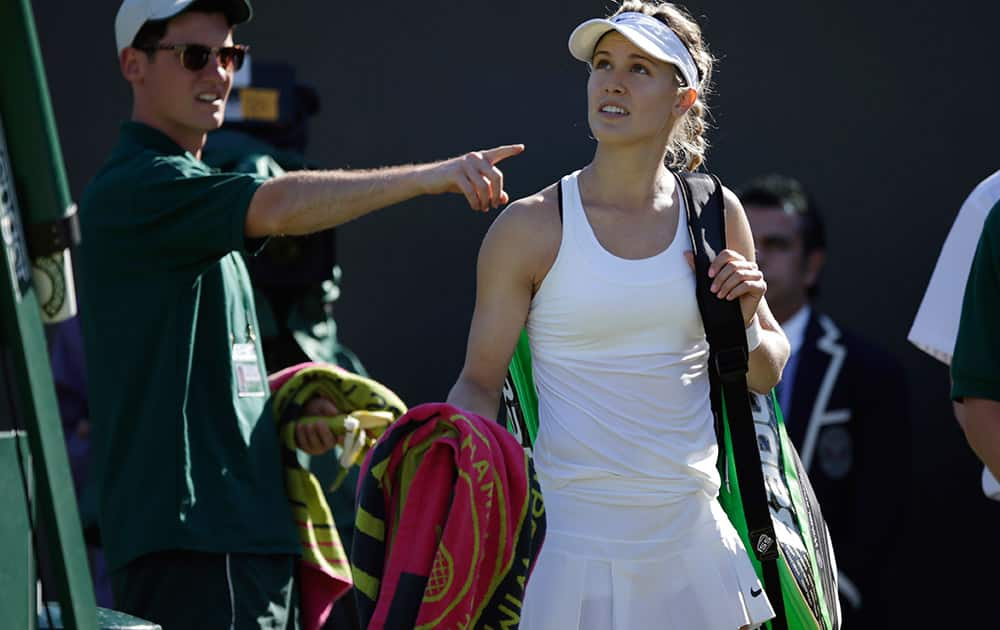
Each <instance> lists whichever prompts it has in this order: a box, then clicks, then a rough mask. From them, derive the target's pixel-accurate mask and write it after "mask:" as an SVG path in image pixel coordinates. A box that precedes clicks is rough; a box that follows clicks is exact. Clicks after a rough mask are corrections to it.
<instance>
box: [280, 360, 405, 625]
mask: <svg viewBox="0 0 1000 630" xmlns="http://www.w3.org/2000/svg"><path fill="white" fill-rule="evenodd" d="M268 381H269V385H270V388H271V392H272V407H273V410H274V417H275V418H276V419H277V422H278V430H279V433H280V435H281V443H282V445H283V446H284V448H283V449H282V450H283V452H282V461H283V464H284V466H283V467H284V472H285V491H286V493H287V495H288V500H289V503H290V504H291V507H292V514H293V517H294V519H295V523H296V526H297V528H298V531H299V541H300V543H301V544H302V557H301V560H300V564H299V569H300V571H299V577H300V593H301V595H300V600H301V624H302V628H303V630H318V629H319V628H320V627H321V626H322V625H323V624H324V623H325V622H326V619H327V617H328V616H329V614H330V610H331V609H332V607H333V604H334V602H335V601H336V600H337V599H338V598H340V597H341V596H342V595H343V594H344V593H346V592H347V591H348V590H350V588H351V585H352V580H351V570H350V565H349V563H348V561H347V554H346V553H345V551H344V547H343V545H342V544H341V542H340V535H339V534H338V533H337V528H336V526H335V523H334V520H333V515H332V513H331V512H330V506H329V505H328V504H327V502H326V497H325V495H324V494H323V489H322V488H321V487H320V484H319V481H318V480H317V479H316V477H315V476H313V474H312V473H311V472H309V471H308V470H306V469H305V468H303V467H302V466H301V465H300V464H299V462H298V458H297V457H296V445H295V425H296V424H297V423H298V422H309V421H315V420H317V418H309V417H302V408H303V406H304V405H305V404H306V403H307V402H308V401H309V400H310V399H311V398H313V397H314V396H324V397H326V398H328V399H330V400H331V401H333V402H334V404H336V405H337V408H338V409H339V410H340V411H342V412H344V413H343V414H341V415H339V416H336V417H333V418H324V419H323V420H325V421H326V422H327V423H328V424H329V425H330V427H331V429H333V430H334V432H338V433H342V432H343V431H344V426H345V419H346V418H347V417H348V415H349V414H351V413H355V412H372V413H384V412H388V414H387V415H388V416H389V417H391V418H392V419H395V418H398V417H399V416H401V415H402V414H403V413H405V412H406V405H404V404H403V402H402V401H401V400H400V399H399V397H398V396H396V394H394V393H393V392H392V391H391V390H389V389H388V388H387V387H385V386H384V385H382V384H380V383H378V382H377V381H374V380H372V379H368V378H364V377H362V376H358V375H357V374H354V373H352V372H348V371H346V370H343V369H341V368H338V367H336V366H334V365H328V364H321V363H302V364H299V365H295V366H292V367H289V368H286V369H284V370H281V371H280V372H277V373H275V374H273V375H271V377H269V379H268ZM375 417H376V418H377V417H378V416H375ZM384 429H385V426H384V424H383V425H377V426H374V427H369V428H368V430H367V433H368V438H367V439H368V440H370V441H369V442H367V443H366V444H365V445H364V448H363V449H362V454H364V453H366V452H367V450H368V448H370V447H371V446H372V445H374V442H375V438H377V437H378V435H380V434H381V433H382V432H383V431H384Z"/></svg>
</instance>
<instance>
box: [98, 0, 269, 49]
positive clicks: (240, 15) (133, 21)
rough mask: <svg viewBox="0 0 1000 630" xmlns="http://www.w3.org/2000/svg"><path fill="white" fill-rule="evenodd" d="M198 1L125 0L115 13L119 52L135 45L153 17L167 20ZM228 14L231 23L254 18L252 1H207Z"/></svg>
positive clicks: (210, 5) (116, 39)
mask: <svg viewBox="0 0 1000 630" xmlns="http://www.w3.org/2000/svg"><path fill="white" fill-rule="evenodd" d="M194 1H195V0H124V2H122V5H121V6H120V7H118V15H116V16H115V42H116V43H117V44H118V54H119V55H120V54H122V51H123V50H125V49H126V48H128V47H129V46H131V45H132V41H133V40H135V36H136V34H138V33H139V29H141V28H142V25H143V24H145V23H146V22H149V21H151V20H166V19H168V18H172V17H174V16H175V15H177V14H178V13H180V12H181V11H183V10H184V9H186V8H188V6H190V5H191V3H192V2H194ZM206 5H207V6H208V7H211V8H213V9H215V8H217V9H218V10H219V12H220V13H224V14H225V15H226V19H228V20H229V24H231V25H236V24H242V23H243V22H246V21H248V20H249V19H250V18H251V17H253V9H252V8H250V2H249V0H214V1H213V2H211V3H206Z"/></svg>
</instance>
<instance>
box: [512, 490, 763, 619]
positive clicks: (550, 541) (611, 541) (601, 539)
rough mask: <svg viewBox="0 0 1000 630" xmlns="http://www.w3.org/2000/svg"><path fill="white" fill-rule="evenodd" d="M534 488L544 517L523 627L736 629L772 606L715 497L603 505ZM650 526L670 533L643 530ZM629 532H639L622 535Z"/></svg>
mask: <svg viewBox="0 0 1000 630" xmlns="http://www.w3.org/2000/svg"><path fill="white" fill-rule="evenodd" d="M543 494H544V497H545V504H546V518H547V521H548V525H547V527H546V534H545V541H544V543H543V545H542V550H541V552H540V554H539V556H538V559H537V561H536V564H535V568H534V570H533V571H532V573H531V576H530V578H529V581H528V585H527V589H526V593H525V600H524V607H523V609H522V616H521V624H520V628H522V630H573V629H579V630H626V629H645V628H651V629H658V630H660V629H662V630H737V629H739V628H741V627H744V626H749V627H751V628H754V627H758V626H759V625H760V624H762V623H764V622H765V621H767V620H768V619H770V618H772V617H773V616H774V611H773V609H772V607H771V604H770V602H769V601H768V599H767V594H766V593H763V592H761V591H762V588H761V584H760V581H759V580H758V579H757V574H756V573H755V572H754V569H753V565H752V564H751V562H750V559H749V557H748V556H747V552H746V551H745V548H744V546H743V543H742V541H741V540H740V538H739V535H738V534H737V533H736V530H735V529H733V527H732V525H731V524H730V522H729V519H728V517H727V516H726V514H725V513H724V512H723V511H722V508H721V507H720V506H719V504H718V502H716V501H715V500H714V499H710V498H709V497H707V496H705V495H695V496H692V497H690V498H685V500H684V502H683V503H682V504H673V505H665V506H664V505H658V506H650V505H641V504H642V501H639V502H638V503H639V504H640V505H637V506H635V507H624V506H623V505H622V504H621V503H619V505H617V506H614V507H611V506H603V507H602V506H600V505H597V504H594V503H592V502H590V501H588V500H583V501H581V500H580V499H579V497H575V496H570V495H569V494H564V493H561V492H559V491H555V490H550V489H548V488H544V486H543ZM619 500H620V498H619ZM622 503H624V502H622ZM650 519H651V520H650ZM658 524H659V525H658ZM679 524H680V525H681V526H680V527H679V526H678V525H679ZM658 527H659V528H660V529H662V531H663V532H666V533H668V534H669V537H668V538H656V537H652V538H649V537H646V535H648V534H651V533H652V534H654V535H655V533H656V532H657V529H658ZM611 532H621V533H624V536H623V537H620V538H613V537H612V536H611V535H609V534H610V533H611ZM636 532H641V533H642V535H643V537H642V538H641V539H636V538H635V537H634V536H633V537H631V538H630V537H629V535H630V534H635V533H636ZM595 533H596V534H598V535H597V536H594V535H593V534H595Z"/></svg>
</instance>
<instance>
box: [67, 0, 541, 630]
mask: <svg viewBox="0 0 1000 630" xmlns="http://www.w3.org/2000/svg"><path fill="white" fill-rule="evenodd" d="M250 16H251V8H250V5H249V3H248V2H246V1H245V0H194V1H192V0H186V1H185V0H125V1H124V2H123V3H122V5H121V7H120V8H119V10H118V14H117V16H116V19H115V35H116V39H117V45H118V54H119V63H120V67H121V71H122V74H123V75H124V77H125V79H126V80H127V81H128V82H129V84H130V85H131V88H132V96H133V109H132V116H131V120H130V121H128V122H126V123H124V124H123V125H122V127H121V132H120V138H119V141H118V145H117V147H116V148H115V149H114V152H113V153H112V155H111V156H110V158H109V159H108V160H107V162H106V163H105V165H104V166H103V167H102V168H101V170H100V171H99V172H98V174H97V175H96V176H95V178H94V179H93V180H92V181H91V183H90V184H89V185H88V187H87V189H86V190H85V192H84V193H83V196H82V201H81V210H80V222H81V229H82V244H81V249H80V269H79V271H80V279H81V288H80V301H81V313H82V318H81V321H82V323H83V326H84V344H85V345H84V351H85V355H86V362H87V372H88V377H89V396H90V404H91V412H92V419H93V440H94V465H95V467H96V471H95V473H96V478H97V491H98V501H99V522H100V528H101V533H102V543H103V545H104V548H105V551H106V553H107V559H108V563H109V567H110V569H111V570H112V582H113V589H114V595H115V605H116V607H117V608H119V609H121V610H123V611H125V612H129V613H132V614H135V615H137V616H139V617H142V618H145V619H148V620H150V621H154V622H157V623H159V624H161V625H162V626H163V628H164V629H165V630H175V629H184V630H187V629H190V628H258V627H261V628H263V627H266V628H296V627H298V620H297V618H298V612H297V611H298V608H297V593H296V580H295V559H296V556H297V555H298V553H299V551H300V549H299V544H298V541H297V534H296V530H295V528H294V526H293V523H292V519H291V512H290V510H289V508H288V505H287V500H286V498H285V494H284V489H283V485H282V475H281V461H280V455H279V446H278V442H277V436H276V431H275V427H274V421H273V418H271V417H270V415H269V406H268V404H267V402H268V401H267V395H268V389H267V369H266V367H265V364H264V359H263V354H262V352H261V344H260V339H259V326H258V323H257V319H256V315H255V309H254V303H253V293H252V288H251V285H250V281H249V278H248V275H247V270H246V266H245V264H244V259H243V256H244V254H245V253H248V252H252V245H251V244H250V243H251V239H257V238H265V237H268V236H271V235H277V234H307V233H312V232H315V231H319V230H324V229H328V228H331V227H334V226H336V225H339V224H341V223H344V222H346V221H349V220H351V219H353V218H356V217H359V216H361V215H364V214H367V213H369V212H372V211H374V210H377V209H379V208H383V207H385V206H388V205H391V204H394V203H398V202H401V201H404V200H407V199H410V198H412V197H415V196H417V195H421V194H437V193H445V192H455V193H461V194H464V195H465V197H466V199H467V200H468V202H469V204H470V206H471V207H472V208H473V209H475V210H481V211H488V210H489V209H490V208H495V207H498V206H500V205H502V204H505V203H506V202H507V200H508V199H507V193H506V192H504V190H503V176H502V174H501V172H500V171H499V170H498V169H497V168H496V166H495V165H496V163H497V162H499V161H500V160H502V159H504V158H507V157H510V156H513V155H517V154H518V153H520V152H521V151H522V150H523V147H522V146H521V145H513V146H507V147H499V148H496V149H490V150H487V151H482V152H471V153H468V154H465V155H463V156H460V157H457V158H453V159H450V160H445V161H441V162H435V163H429V164H422V165H413V166H400V167H390V168H384V169H378V170H374V171H318V172H310V173H305V172H295V173H290V174H288V175H285V176H281V177H276V178H272V179H267V180H266V181H265V180H264V179H262V178H259V177H256V176H254V175H248V174H238V173H221V172H218V171H216V170H213V169H211V168H209V167H208V166H206V165H205V164H204V163H203V162H202V161H201V160H200V156H201V150H202V146H203V145H204V143H205V138H206V133H207V132H208V131H210V130H213V129H216V128H218V127H219V126H220V125H221V124H222V121H223V113H224V111H225V104H226V99H227V97H228V95H229V90H230V88H231V85H232V80H233V74H234V72H235V71H236V70H237V69H238V68H239V66H240V64H241V63H242V60H243V49H242V48H241V47H239V46H236V45H234V44H233V26H234V25H236V24H239V23H242V22H245V21H246V20H248V19H250ZM275 367H283V366H275ZM336 411H337V410H336V408H335V407H334V406H333V404H332V403H331V402H330V401H327V400H323V399H314V400H312V401H310V402H309V403H308V404H307V405H306V406H305V409H304V413H303V415H307V416H313V415H331V414H334V413H336ZM296 439H297V442H298V445H299V447H300V448H301V449H303V450H304V451H306V452H308V453H310V454H318V453H322V452H325V451H327V450H329V449H330V448H332V447H333V446H334V444H335V440H334V437H333V435H332V434H331V433H330V431H329V429H328V428H327V427H326V425H324V424H322V423H315V424H308V425H301V426H299V427H298V428H297V431H296Z"/></svg>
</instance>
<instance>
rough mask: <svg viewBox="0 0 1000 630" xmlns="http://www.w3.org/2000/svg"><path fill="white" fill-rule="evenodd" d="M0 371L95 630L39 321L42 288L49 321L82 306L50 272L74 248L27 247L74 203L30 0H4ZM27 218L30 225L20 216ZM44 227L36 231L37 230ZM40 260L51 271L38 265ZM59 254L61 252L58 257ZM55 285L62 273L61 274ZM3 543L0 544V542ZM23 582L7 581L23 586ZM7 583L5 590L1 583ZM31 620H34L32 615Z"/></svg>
mask: <svg viewBox="0 0 1000 630" xmlns="http://www.w3.org/2000/svg"><path fill="white" fill-rule="evenodd" d="M0 58H2V59H3V60H4V61H3V67H2V69H0V228H2V235H3V245H4V254H3V255H2V256H0V274H2V278H0V353H2V354H3V356H2V363H0V372H4V374H3V377H4V378H6V379H9V382H10V384H11V385H12V388H11V389H12V395H13V398H14V400H13V408H14V410H15V414H16V416H17V417H16V420H18V424H19V426H20V427H21V428H23V429H24V430H25V432H26V433H27V435H28V442H29V446H30V450H31V462H32V468H33V472H34V481H35V484H36V491H37V492H36V495H35V496H36V498H37V508H38V514H39V516H40V517H41V521H42V523H43V524H44V527H45V531H46V537H47V542H48V544H49V549H48V551H49V556H50V558H51V564H52V566H51V569H52V574H53V576H54V580H55V585H54V586H55V587H56V592H57V594H58V597H59V602H60V608H61V611H62V621H63V623H64V624H65V627H66V628H69V629H80V630H96V628H97V607H96V604H95V601H94V590H93V585H92V582H91V577H90V569H89V567H88V565H87V556H86V547H85V545H84V541H83V532H82V531H81V526H80V518H79V514H78V511H77V503H76V497H75V496H74V491H73V482H72V477H71V475H70V469H69V461H68V458H67V454H66V446H65V441H64V437H63V431H62V425H61V422H60V419H59V408H58V405H57V402H56V393H55V387H54V385H53V382H52V371H51V369H50V367H49V357H48V350H47V345H46V338H45V331H44V328H43V326H42V317H43V311H42V307H43V304H42V303H41V300H40V298H39V293H40V291H44V292H45V293H46V294H47V295H45V296H43V297H44V298H45V302H46V304H45V306H46V307H47V308H48V307H49V306H50V304H49V302H51V299H52V298H53V296H54V297H55V299H57V301H60V300H61V302H62V303H61V304H59V305H58V306H59V308H56V309H53V310H49V311H48V312H47V313H46V315H45V317H46V320H47V321H58V320H59V319H60V318H65V317H66V316H67V313H68V314H70V315H71V314H73V313H74V312H75V310H76V309H75V299H73V295H72V282H71V277H72V276H71V274H70V275H69V276H68V277H64V278H63V279H64V281H65V284H64V285H63V287H62V293H60V287H58V286H56V285H55V284H47V283H51V282H53V276H50V275H49V274H50V273H55V274H56V275H57V276H58V274H59V273H63V274H65V272H66V271H67V270H68V268H69V266H68V252H62V251H61V250H58V249H56V250H53V251H35V250H36V247H35V241H34V240H33V241H32V248H31V250H32V251H29V248H28V246H27V241H26V239H25V228H27V229H29V230H33V229H34V228H35V227H38V226H41V227H42V228H43V229H44V230H51V231H52V232H53V236H54V238H51V239H48V240H50V241H55V242H58V241H59V237H58V235H56V234H55V232H56V231H57V230H58V229H59V227H60V226H61V225H63V224H62V223H61V222H60V220H61V219H64V218H65V217H67V216H69V215H71V214H72V213H73V212H74V210H73V209H72V207H71V205H70V202H69V193H68V188H67V185H66V175H65V172H64V170H63V162H62V153H61V151H60V148H59V142H58V138H57V136H56V133H55V124H54V117H53V114H52V107H51V103H50V100H49V93H48V87H47V84H46V81H45V75H44V72H43V70H42V61H41V52H40V50H39V45H38V38H37V36H36V32H35V24H34V17H33V16H32V13H31V9H30V6H29V4H28V0H3V1H2V2H0ZM22 219H23V222H22ZM36 231H37V230H36ZM28 255H30V256H32V257H33V258H34V260H35V263H36V267H38V266H39V261H40V260H43V259H50V260H55V261H56V262H54V263H53V265H50V267H49V269H45V268H44V266H43V268H40V269H36V271H35V273H34V278H33V277H32V276H33V274H32V270H31V263H29V261H28V260H27V256H28ZM60 256H61V258H60ZM56 282H57V280H56ZM2 545H3V541H0V546H2ZM17 587H18V585H10V588H17ZM0 588H4V586H3V585H0ZM32 621H33V623H34V620H32Z"/></svg>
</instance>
